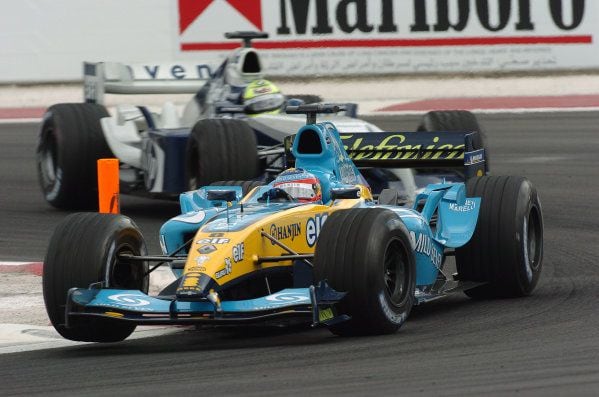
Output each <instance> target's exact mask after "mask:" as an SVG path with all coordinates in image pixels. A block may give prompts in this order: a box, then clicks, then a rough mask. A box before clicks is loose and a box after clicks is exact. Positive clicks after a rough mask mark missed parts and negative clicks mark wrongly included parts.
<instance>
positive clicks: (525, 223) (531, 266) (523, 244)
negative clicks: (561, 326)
mask: <svg viewBox="0 0 599 397" xmlns="http://www.w3.org/2000/svg"><path fill="white" fill-rule="evenodd" d="M517 200H518V201H517V202H518V204H517V207H516V230H515V231H514V232H515V234H516V236H519V237H520V238H519V241H518V242H517V245H518V255H517V258H518V260H517V261H516V263H515V266H516V268H515V269H514V272H515V273H516V275H517V280H518V286H519V290H520V291H521V292H522V294H524V295H529V294H530V293H531V292H532V290H533V289H534V288H535V286H536V285H537V282H538V281H539V277H540V275H541V270H542V266H543V218H542V216H541V214H542V210H541V203H540V200H539V197H538V194H537V191H536V189H535V188H534V187H533V186H532V185H531V183H530V182H529V181H528V180H526V179H524V181H523V183H522V185H521V186H520V190H519V191H518V198H517ZM535 212H536V214H537V216H536V223H537V224H536V225H532V224H531V221H530V220H531V219H530V218H531V216H530V215H531V213H533V214H534V213H535ZM534 218H535V217H534V216H533V219H532V220H533V222H535V219H534ZM531 227H535V229H536V237H537V242H536V244H535V247H536V249H535V252H534V253H533V252H529V249H528V238H529V236H528V231H530V229H531Z"/></svg>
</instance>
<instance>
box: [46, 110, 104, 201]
mask: <svg viewBox="0 0 599 397" xmlns="http://www.w3.org/2000/svg"><path fill="white" fill-rule="evenodd" d="M103 117H108V112H106V109H105V108H104V107H103V106H100V105H97V104H93V103H62V104H58V105H53V106H50V107H49V108H48V110H47V111H46V113H45V115H44V119H43V121H42V128H41V131H40V135H39V142H38V146H37V173H38V180H39V184H40V187H41V189H42V193H43V194H44V198H45V199H46V201H47V202H48V203H50V204H51V205H52V206H54V207H56V208H59V209H64V210H73V209H93V210H97V208H98V176H97V171H96V169H97V167H96V161H97V160H98V159H100V158H110V157H114V156H113V154H112V152H111V151H110V149H109V147H108V144H107V143H106V140H105V139H104V134H103V132H102V126H101V125H100V119H102V118H103Z"/></svg>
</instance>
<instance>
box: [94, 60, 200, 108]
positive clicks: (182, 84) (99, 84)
mask: <svg viewBox="0 0 599 397" xmlns="http://www.w3.org/2000/svg"><path fill="white" fill-rule="evenodd" d="M173 68H179V69H177V70H173ZM171 70H172V73H171V75H170V76H168V77H169V78H166V77H164V76H160V75H158V73H157V71H158V66H156V67H155V68H154V69H153V70H151V72H153V73H154V75H153V76H152V78H146V79H141V78H136V77H135V75H134V71H133V67H131V66H129V65H125V64H123V63H118V62H97V63H95V62H84V63H83V93H84V98H85V102H88V103H99V104H103V103H104V94H127V95H139V94H195V93H196V92H197V91H198V90H199V89H200V88H202V86H203V85H204V84H205V83H206V82H207V81H208V80H209V78H210V75H211V71H210V68H209V67H208V65H198V66H197V67H196V68H195V69H194V72H196V74H197V76H196V77H195V78H187V77H186V78H182V76H183V72H182V70H183V69H182V67H181V66H179V65H175V66H171ZM175 72H178V73H175Z"/></svg>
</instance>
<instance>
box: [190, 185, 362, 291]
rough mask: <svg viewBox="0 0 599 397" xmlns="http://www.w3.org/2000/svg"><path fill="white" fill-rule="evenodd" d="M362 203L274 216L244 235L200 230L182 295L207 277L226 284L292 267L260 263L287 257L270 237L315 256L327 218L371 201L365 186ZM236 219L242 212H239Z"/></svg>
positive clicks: (349, 201) (242, 232)
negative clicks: (272, 270) (257, 273)
mask: <svg viewBox="0 0 599 397" xmlns="http://www.w3.org/2000/svg"><path fill="white" fill-rule="evenodd" d="M360 189H361V198H360V199H343V200H336V201H334V202H333V203H331V204H330V205H322V204H307V205H300V206H298V207H295V208H291V209H286V210H284V211H280V212H273V213H272V214H270V215H267V216H265V217H264V218H262V219H260V220H258V221H257V222H255V223H254V224H252V225H250V226H248V227H246V228H245V229H242V230H239V231H231V232H228V231H222V232H206V231H203V229H206V228H207V225H205V226H204V227H202V228H200V229H199V230H198V232H197V233H196V235H195V238H194V240H193V243H192V245H191V247H190V249H189V254H188V257H187V262H186V264H185V268H184V270H183V282H182V285H180V287H179V291H181V290H188V291H190V292H191V291H194V290H196V289H197V288H198V281H199V278H200V277H201V275H202V274H205V275H207V276H208V277H210V278H212V279H213V280H215V281H216V283H217V284H218V285H223V284H226V283H228V282H230V281H232V280H235V279H237V278H239V277H243V276H245V275H248V274H250V273H253V272H256V271H260V270H262V269H266V268H269V267H281V266H292V264H293V261H292V260H288V261H280V262H265V263H259V261H258V260H259V258H263V257H271V256H282V255H288V254H289V252H287V251H286V250H285V249H283V248H282V247H280V246H278V245H276V244H275V243H273V242H272V241H271V240H269V239H268V238H267V237H265V236H263V235H262V232H265V233H267V234H269V235H270V236H272V237H273V238H275V239H276V240H278V241H279V242H281V243H282V244H284V245H285V246H286V247H288V248H289V249H291V250H293V251H294V252H295V253H298V254H313V253H314V249H315V247H316V240H317V237H318V235H319V233H320V230H321V228H322V226H323V224H324V222H325V220H326V218H327V217H328V216H329V215H330V214H331V213H333V212H334V211H337V210H340V209H349V208H353V207H359V206H362V205H363V204H364V203H365V202H366V201H371V200H372V195H371V193H370V190H369V189H368V188H366V187H363V186H360ZM236 216H237V217H243V213H239V212H236Z"/></svg>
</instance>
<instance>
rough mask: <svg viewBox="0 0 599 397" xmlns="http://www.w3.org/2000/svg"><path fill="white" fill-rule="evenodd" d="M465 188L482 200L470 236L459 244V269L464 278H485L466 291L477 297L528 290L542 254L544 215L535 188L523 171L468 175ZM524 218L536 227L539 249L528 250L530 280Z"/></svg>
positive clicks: (534, 280) (522, 293) (536, 275)
mask: <svg viewBox="0 0 599 397" xmlns="http://www.w3.org/2000/svg"><path fill="white" fill-rule="evenodd" d="M467 192H468V193H467V195H468V196H469V197H481V198H482V203H481V208H480V213H479V220H478V222H477V226H476V229H475V231H474V235H473V237H472V239H471V240H470V241H469V242H468V244H466V245H465V246H463V247H461V248H458V249H457V250H456V265H457V270H458V275H459V277H460V279H461V280H470V281H479V282H486V283H487V284H484V285H481V286H479V287H476V288H473V289H471V290H468V291H466V294H467V295H468V296H471V297H474V298H492V297H519V296H525V295H529V294H530V293H531V292H532V291H533V290H534V288H535V286H536V284H537V282H538V279H539V276H540V273H541V269H542V256H543V249H542V239H543V230H542V229H543V220H542V211H541V206H540V202H539V199H538V195H537V191H536V189H535V188H534V186H533V185H532V184H531V183H530V182H529V181H528V180H527V179H526V178H524V177H515V176H485V177H481V178H473V179H471V180H469V181H468V182H467ZM531 213H533V214H536V215H531ZM529 219H532V223H533V224H530V222H529ZM525 220H526V222H529V224H528V230H530V228H534V230H535V231H536V235H535V236H534V237H535V243H536V247H537V249H536V250H535V252H529V253H528V260H529V263H530V261H532V264H531V265H530V266H531V268H532V279H530V280H529V279H528V277H527V276H526V266H527V262H526V260H527V257H526V255H525V254H524V249H525V248H524V244H525V243H526V242H527V239H528V235H527V236H524V222H525ZM526 249H527V250H528V246H527V247H526ZM533 265H535V266H533Z"/></svg>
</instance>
